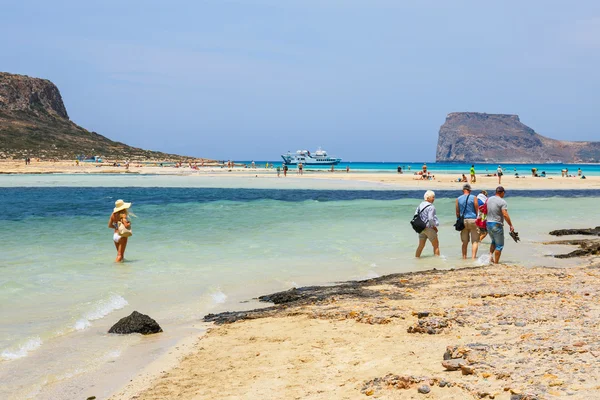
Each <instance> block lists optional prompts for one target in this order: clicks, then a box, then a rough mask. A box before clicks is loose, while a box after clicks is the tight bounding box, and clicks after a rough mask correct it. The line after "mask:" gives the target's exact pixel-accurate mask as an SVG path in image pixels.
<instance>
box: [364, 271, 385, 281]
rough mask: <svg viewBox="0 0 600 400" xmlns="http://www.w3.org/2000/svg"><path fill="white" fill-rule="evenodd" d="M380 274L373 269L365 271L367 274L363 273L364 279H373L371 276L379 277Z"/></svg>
mask: <svg viewBox="0 0 600 400" xmlns="http://www.w3.org/2000/svg"><path fill="white" fill-rule="evenodd" d="M380 276H381V275H379V274H378V273H377V272H375V271H369V272H368V273H367V275H365V277H364V279H373V278H379V277H380Z"/></svg>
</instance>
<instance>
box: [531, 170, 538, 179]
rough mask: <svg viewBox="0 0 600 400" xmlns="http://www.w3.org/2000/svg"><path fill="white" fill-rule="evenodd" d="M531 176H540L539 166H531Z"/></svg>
mask: <svg viewBox="0 0 600 400" xmlns="http://www.w3.org/2000/svg"><path fill="white" fill-rule="evenodd" d="M531 176H533V177H534V178H535V177H537V176H538V174H537V168H531Z"/></svg>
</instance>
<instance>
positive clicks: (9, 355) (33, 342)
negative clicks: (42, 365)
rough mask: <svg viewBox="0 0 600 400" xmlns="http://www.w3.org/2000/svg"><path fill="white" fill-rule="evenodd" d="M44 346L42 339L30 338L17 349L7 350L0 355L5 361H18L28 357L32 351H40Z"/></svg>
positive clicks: (37, 337)
mask: <svg viewBox="0 0 600 400" xmlns="http://www.w3.org/2000/svg"><path fill="white" fill-rule="evenodd" d="M41 345H42V339H40V338H39V336H36V337H32V338H29V339H28V340H27V341H26V342H25V343H23V344H22V345H20V346H18V347H17V348H16V349H6V350H3V351H2V353H0V357H2V359H3V360H5V361H11V360H17V359H19V358H23V357H26V356H27V354H28V353H29V352H31V351H34V350H36V349H38V348H39V347H40V346H41Z"/></svg>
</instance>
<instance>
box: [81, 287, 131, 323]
mask: <svg viewBox="0 0 600 400" xmlns="http://www.w3.org/2000/svg"><path fill="white" fill-rule="evenodd" d="M128 304H129V303H128V302H127V300H125V299H124V298H123V297H122V296H119V295H118V294H113V295H111V296H110V297H109V298H108V299H102V300H100V301H98V302H97V303H96V304H95V306H94V308H93V309H92V310H90V311H88V312H87V313H85V315H84V316H83V317H82V318H81V319H79V320H78V321H77V322H75V326H74V327H75V330H78V331H81V330H84V329H86V328H89V327H90V326H91V325H92V324H91V321H94V320H97V319H101V318H104V317H106V316H107V315H108V314H110V313H111V312H113V311H116V310H120V309H121V308H123V307H125V306H126V305H128Z"/></svg>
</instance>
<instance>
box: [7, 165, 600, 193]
mask: <svg viewBox="0 0 600 400" xmlns="http://www.w3.org/2000/svg"><path fill="white" fill-rule="evenodd" d="M156 165H157V166H155V165H154V164H149V165H145V164H144V165H143V166H141V164H135V163H132V164H131V166H130V168H129V169H128V170H126V169H125V167H123V166H120V167H114V166H112V164H107V163H105V164H95V163H80V164H79V165H76V164H75V162H74V161H66V160H65V161H40V162H36V161H32V163H31V164H30V165H25V164H24V162H23V161H7V160H4V161H0V174H150V175H161V176H170V175H172V176H191V177H193V176H197V177H206V178H219V179H221V180H223V181H224V182H226V181H227V178H230V177H232V178H236V179H239V178H248V179H249V180H250V179H252V180H253V181H255V180H256V178H263V179H280V180H282V184H285V183H284V182H283V181H285V180H287V181H292V182H298V181H301V180H313V179H318V180H320V181H324V182H327V181H335V182H338V183H339V182H342V183H343V182H346V183H348V184H353V183H356V184H360V183H370V184H378V185H380V186H385V187H388V188H390V189H394V188H398V189H423V190H427V189H433V190H435V189H441V190H447V189H459V190H460V188H461V186H462V183H461V182H457V174H456V173H453V174H450V173H440V172H436V171H435V170H433V171H431V172H432V173H433V174H434V176H435V179H431V180H422V179H420V176H418V175H414V172H412V173H406V174H397V173H393V172H367V171H364V172H363V171H358V170H356V171H352V170H351V171H350V172H348V173H347V172H346V171H342V170H340V171H335V172H330V171H327V170H306V171H304V174H303V175H298V174H297V173H296V170H295V169H290V171H289V172H288V174H287V176H286V177H284V176H283V173H281V176H280V177H279V178H278V177H277V171H276V170H275V169H265V168H254V169H253V168H243V167H235V168H232V169H227V168H223V167H221V166H220V165H206V166H204V167H198V169H191V168H189V167H187V166H183V167H181V168H175V167H172V166H169V167H166V166H165V167H160V166H158V163H157V164H156ZM465 172H468V171H465ZM288 184H289V183H288ZM501 184H502V185H503V186H505V187H506V188H507V189H517V190H522V189H532V190H547V189H554V190H571V189H599V188H600V176H586V179H580V178H579V177H568V178H567V177H564V178H563V177H560V176H559V177H556V176H555V177H547V178H536V177H532V176H531V175H529V176H526V175H521V176H520V177H519V178H517V177H515V176H514V175H512V174H510V173H507V174H505V175H504V176H503V177H502V182H501ZM472 186H473V190H475V191H476V190H477V189H487V190H489V189H490V188H494V187H496V186H498V178H497V177H496V176H486V174H478V175H477V182H475V183H473V184H472Z"/></svg>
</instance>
